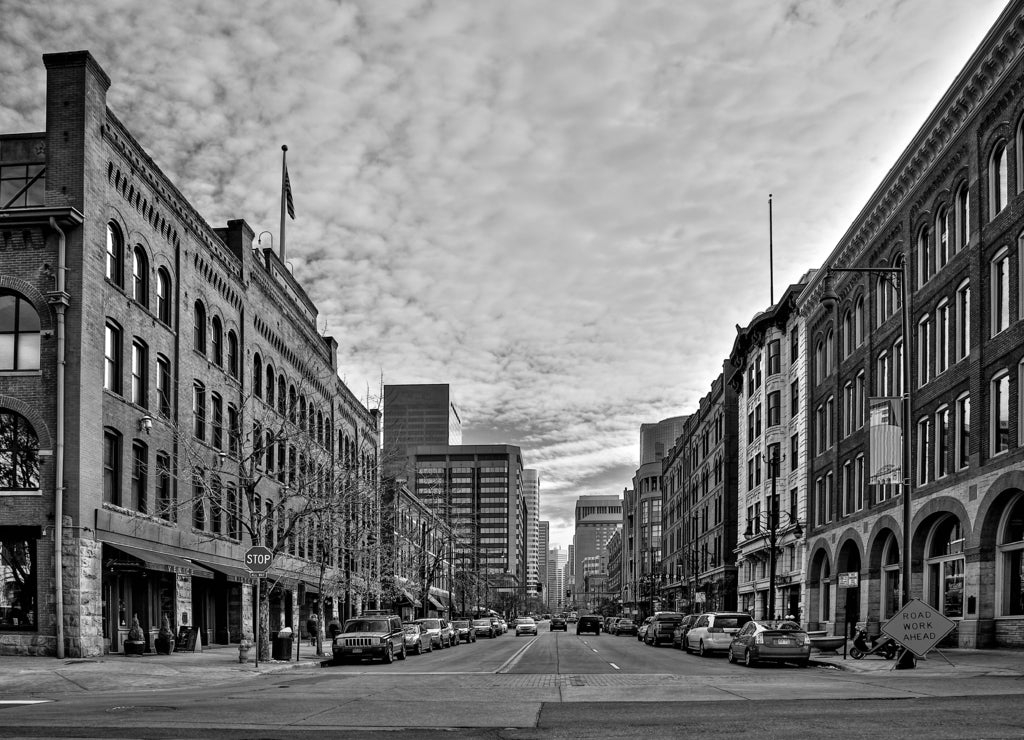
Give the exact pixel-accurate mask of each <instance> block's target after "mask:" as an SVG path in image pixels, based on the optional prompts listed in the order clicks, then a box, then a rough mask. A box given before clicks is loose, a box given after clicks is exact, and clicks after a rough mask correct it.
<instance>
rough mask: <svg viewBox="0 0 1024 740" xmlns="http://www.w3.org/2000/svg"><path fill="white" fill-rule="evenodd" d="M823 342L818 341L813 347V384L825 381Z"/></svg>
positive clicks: (821, 340)
mask: <svg viewBox="0 0 1024 740" xmlns="http://www.w3.org/2000/svg"><path fill="white" fill-rule="evenodd" d="M826 374H827V373H826V372H825V340H823V339H819V340H818V343H817V344H816V345H814V382H815V383H820V382H821V381H822V380H824V379H825V375H826Z"/></svg>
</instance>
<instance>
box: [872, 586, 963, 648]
mask: <svg viewBox="0 0 1024 740" xmlns="http://www.w3.org/2000/svg"><path fill="white" fill-rule="evenodd" d="M954 627H956V622H954V621H953V620H952V619H950V618H949V617H947V616H945V615H944V614H940V613H939V610H938V609H936V608H935V607H934V606H929V605H928V604H926V603H924V602H923V601H921V600H920V599H912V600H910V601H908V602H907V603H906V604H905V605H904V606H903V608H902V609H900V610H899V611H898V612H896V615H895V616H894V617H893V618H892V619H890V620H889V621H888V622H886V623H885V624H884V625H882V633H883V634H886V635H888V636H889V637H891V638H892V639H894V640H895V641H896V642H898V643H899V644H900V645H902V646H903V647H905V648H906V649H907V650H909V651H910V652H912V653H913V654H914V655H916V656H917V657H918V658H923V657H924V656H925V653H927V652H928V651H929V650H931V649H932V648H933V647H935V646H936V645H938V644H939V640H941V639H942V638H943V637H945V636H946V635H948V634H949V633H950V632H952V631H953V628H954Z"/></svg>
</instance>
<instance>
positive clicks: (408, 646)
mask: <svg viewBox="0 0 1024 740" xmlns="http://www.w3.org/2000/svg"><path fill="white" fill-rule="evenodd" d="M402 627H403V628H404V629H405V650H406V652H409V653H415V654H416V655H422V654H423V653H429V652H431V651H432V650H433V649H434V647H433V645H431V644H430V635H428V634H427V633H426V632H424V631H423V629H422V628H421V627H420V626H419V625H418V624H416V623H415V622H407V623H404V624H403V625H402Z"/></svg>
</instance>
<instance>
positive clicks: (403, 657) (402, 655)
mask: <svg viewBox="0 0 1024 740" xmlns="http://www.w3.org/2000/svg"><path fill="white" fill-rule="evenodd" d="M398 659H399V660H405V643H402V652H400V653H399V654H398Z"/></svg>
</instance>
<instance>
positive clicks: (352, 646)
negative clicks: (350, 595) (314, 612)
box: [331, 614, 406, 663]
mask: <svg viewBox="0 0 1024 740" xmlns="http://www.w3.org/2000/svg"><path fill="white" fill-rule="evenodd" d="M331 651H332V653H333V654H334V662H335V663H343V662H345V661H346V660H350V659H354V660H361V659H362V658H380V659H381V660H382V661H384V662H385V663H390V662H392V661H393V660H394V659H395V658H398V659H399V660H405V654H406V651H405V629H404V628H403V627H402V618H401V617H399V616H397V615H395V614H389V615H363V616H361V617H355V618H354V619H349V620H346V622H345V626H344V627H342V630H341V632H340V633H339V634H338V635H337V636H336V637H335V638H334V643H333V645H332V646H331Z"/></svg>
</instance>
